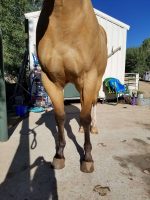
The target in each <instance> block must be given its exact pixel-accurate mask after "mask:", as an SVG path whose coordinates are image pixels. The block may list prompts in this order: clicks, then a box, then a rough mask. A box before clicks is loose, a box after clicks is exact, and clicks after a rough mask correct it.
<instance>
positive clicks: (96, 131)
mask: <svg viewBox="0 0 150 200" xmlns="http://www.w3.org/2000/svg"><path fill="white" fill-rule="evenodd" d="M91 133H92V134H98V128H97V127H94V126H92V127H91Z"/></svg>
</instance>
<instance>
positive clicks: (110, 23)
mask: <svg viewBox="0 0 150 200" xmlns="http://www.w3.org/2000/svg"><path fill="white" fill-rule="evenodd" d="M94 11H95V15H96V17H97V19H98V22H99V23H100V24H101V25H102V26H103V27H104V29H105V31H106V34H107V40H108V54H111V53H112V54H113V51H114V50H115V49H118V51H117V52H116V53H115V54H113V55H112V56H111V57H109V58H108V63H107V68H106V71H105V74H104V77H103V80H104V79H105V78H108V77H114V78H117V79H119V80H120V82H121V83H123V84H124V76H125V58H126V40H127V30H129V28H130V27H129V26H128V25H127V24H125V23H123V22H121V21H119V20H117V19H115V18H113V17H110V16H109V15H107V14H105V13H103V12H101V11H99V10H97V9H94ZM39 14H40V11H37V12H31V13H26V14H25V18H26V19H27V20H28V38H29V60H30V68H31V69H32V68H33V67H34V62H33V56H32V54H36V48H35V46H36V25H37V21H38V18H39ZM64 94H65V98H78V97H79V93H78V92H77V91H76V89H75V87H74V86H73V85H72V84H69V85H67V87H66V89H65V92H64ZM99 97H100V98H104V97H105V94H104V92H103V87H102V88H101V90H100V92H99Z"/></svg>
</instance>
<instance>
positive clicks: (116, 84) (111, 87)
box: [104, 78, 126, 93]
mask: <svg viewBox="0 0 150 200" xmlns="http://www.w3.org/2000/svg"><path fill="white" fill-rule="evenodd" d="M104 84H105V86H106V88H107V89H108V92H116V93H124V92H125V91H126V87H125V86H124V85H123V84H121V83H120V81H119V80H118V79H116V78H106V79H105V80H104Z"/></svg>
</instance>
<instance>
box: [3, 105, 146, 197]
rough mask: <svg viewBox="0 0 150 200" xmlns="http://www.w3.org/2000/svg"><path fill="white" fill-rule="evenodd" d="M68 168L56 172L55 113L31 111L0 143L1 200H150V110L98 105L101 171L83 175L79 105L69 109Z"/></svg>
mask: <svg viewBox="0 0 150 200" xmlns="http://www.w3.org/2000/svg"><path fill="white" fill-rule="evenodd" d="M65 110H66V113H67V116H66V124H65V135H66V148H65V158H66V162H65V165H66V166H65V168H64V169H62V170H54V169H53V168H51V162H52V160H53V156H54V154H55V142H56V140H57V128H56V125H55V119H54V112H53V111H51V112H48V113H45V112H43V113H30V116H29V117H28V118H26V119H24V120H23V121H21V122H20V123H19V124H18V125H17V126H16V127H15V128H14V129H11V130H10V133H11V134H12V135H11V137H10V139H9V141H7V142H5V143H0V152H1V154H0V199H1V200H68V199H72V200H149V199H150V107H148V106H131V105H126V104H118V105H111V104H98V108H97V119H98V129H99V134H97V135H91V143H92V146H93V148H92V155H93V159H94V167H95V171H94V172H93V173H91V174H86V173H82V172H81V171H80V158H81V157H82V156H83V153H84V151H83V144H84V135H83V134H79V133H78V129H79V111H80V105H79V104H72V105H68V106H66V107H65Z"/></svg>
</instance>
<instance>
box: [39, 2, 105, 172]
mask: <svg viewBox="0 0 150 200" xmlns="http://www.w3.org/2000/svg"><path fill="white" fill-rule="evenodd" d="M37 53H38V58H39V61H40V64H41V67H42V71H43V72H42V80H43V85H44V87H45V89H46V91H47V93H48V94H49V96H50V98H51V100H52V102H53V105H54V109H55V116H56V122H57V125H58V129H59V146H58V147H57V150H56V155H55V157H54V161H53V165H54V167H55V168H62V167H64V155H63V149H64V146H65V136H64V116H65V113H64V103H63V102H64V97H63V88H64V86H65V84H67V83H68V82H72V83H74V84H75V86H76V88H77V89H78V91H79V92H80V99H81V105H82V109H81V114H80V118H81V125H82V126H83V129H84V132H85V145H84V150H85V157H84V160H83V162H82V164H81V170H82V171H84V172H92V171H93V170H94V167H93V161H92V156H91V149H92V146H91V143H90V136H89V133H90V124H91V109H92V105H93V106H94V105H95V104H96V101H97V94H98V91H99V89H100V86H101V82H102V76H103V74H104V71H105V68H106V63H107V39H106V33H105V31H104V29H103V28H102V27H101V26H100V25H99V24H98V22H97V19H96V16H95V14H94V11H93V7H92V4H91V1H90V0H45V1H44V3H43V8H42V11H41V15H40V18H39V21H38V25H37ZM95 120H96V119H94V120H93V130H94V128H95V129H96V124H95ZM89 165H90V167H89Z"/></svg>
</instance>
